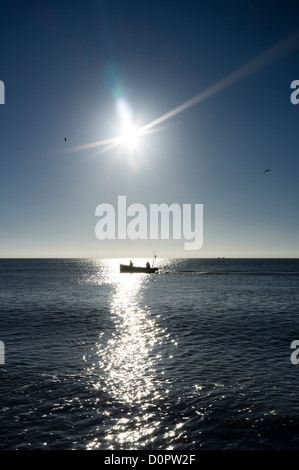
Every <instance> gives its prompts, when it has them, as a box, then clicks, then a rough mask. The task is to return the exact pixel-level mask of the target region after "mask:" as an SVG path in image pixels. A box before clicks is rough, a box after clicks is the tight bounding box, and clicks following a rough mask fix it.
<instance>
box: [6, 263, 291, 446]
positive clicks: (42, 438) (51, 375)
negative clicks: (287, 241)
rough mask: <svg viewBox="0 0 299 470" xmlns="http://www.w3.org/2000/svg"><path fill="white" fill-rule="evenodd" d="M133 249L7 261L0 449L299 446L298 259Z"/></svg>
mask: <svg viewBox="0 0 299 470" xmlns="http://www.w3.org/2000/svg"><path fill="white" fill-rule="evenodd" d="M126 261H129V260H119V259H2V260H0V349H1V350H0V362H1V363H0V423H1V425H0V449H1V450H103V451H115V452H116V451H122V450H126V451H127V450H145V451H146V450H153V451H159V450H161V451H162V450H163V451H169V452H171V451H175V452H184V451H199V450H299V259H225V258H219V259H200V258H197V259H164V258H158V259H157V260H156V266H158V267H159V271H158V272H157V273H156V274H145V273H120V272H119V264H120V262H126ZM146 261H148V260H146V259H136V260H134V263H135V264H136V265H142V266H143V265H144V266H145V263H146ZM149 261H150V262H151V261H152V260H149ZM296 351H298V355H297V352H296Z"/></svg>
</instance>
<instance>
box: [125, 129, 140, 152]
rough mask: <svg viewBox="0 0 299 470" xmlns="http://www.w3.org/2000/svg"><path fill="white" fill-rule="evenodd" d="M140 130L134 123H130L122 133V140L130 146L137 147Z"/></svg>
mask: <svg viewBox="0 0 299 470" xmlns="http://www.w3.org/2000/svg"><path fill="white" fill-rule="evenodd" d="M138 137H139V131H138V129H136V127H134V126H133V125H132V124H129V125H127V126H125V127H124V128H123V131H122V133H121V141H122V143H123V144H125V145H127V146H128V147H131V148H132V147H136V145H137V144H138Z"/></svg>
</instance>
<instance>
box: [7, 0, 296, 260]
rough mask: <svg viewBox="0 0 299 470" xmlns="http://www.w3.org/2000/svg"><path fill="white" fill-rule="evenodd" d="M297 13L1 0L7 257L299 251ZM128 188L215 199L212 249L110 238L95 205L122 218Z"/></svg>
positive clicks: (169, 200) (202, 5)
mask: <svg viewBox="0 0 299 470" xmlns="http://www.w3.org/2000/svg"><path fill="white" fill-rule="evenodd" d="M298 13H299V7H298V2H297V1H291V0H288V1H285V0H284V1H280V0H277V1H275V2H270V1H264V0H259V1H255V0H252V1H250V2H249V1H248V2H245V1H243V2H240V1H234V0H232V1H225V2H224V1H220V0H214V1H213V0H209V1H207V0H198V1H189V2H182V1H179V0H177V1H175V2H174V1H168V0H159V1H149V2H143V1H142V2H141V1H135V0H132V1H124V0H57V1H56V0H51V1H48V0H43V1H37V0H36V1H30V0H27V1H24V0H22V1H16V0H1V1H0V80H1V82H2V83H3V85H4V90H5V91H4V97H3V98H4V99H3V100H2V101H4V103H3V104H0V161H1V167H0V168H1V170H0V257H1V258H23V257H25V258H48V257H55V258H59V257H66V258H69V257H74V258H81V257H82V258H84V257H86V258H106V257H123V258H133V259H134V258H135V257H147V256H148V257H151V256H152V254H153V251H154V250H155V252H156V254H157V256H158V257H203V258H205V257H234V258H236V257H237V258H238V257H245V258H256V257H262V258H268V257H274V258H284V257H287V258H292V257H294V258H297V257H298V256H299V236H298V234H299V217H298V216H299V205H298V203H299V185H298V172H299V148H298V125H299V105H296V104H293V103H292V102H291V94H292V92H294V90H292V89H291V83H292V82H293V81H294V80H299V39H298V38H299V36H298V30H299V28H298V17H299V16H298ZM298 97H299V94H298ZM0 102H1V96H0ZM172 111H173V112H172ZM160 118H161V119H160ZM126 123H127V124H130V125H131V126H134V129H135V132H137V133H138V134H139V135H138V137H137V140H138V141H137V142H136V143H135V144H136V145H134V146H131V145H129V144H128V143H127V142H126V141H125V139H124V137H122V138H120V136H123V132H124V131H123V129H124V125H125V124H126ZM149 124H150V125H149ZM65 137H66V139H67V140H66V141H65ZM268 168H270V169H271V171H269V172H267V173H264V170H265V169H268ZM119 196H126V201H127V205H128V206H131V205H132V204H139V205H142V206H143V207H145V209H146V210H147V211H148V212H147V213H148V214H149V213H150V206H151V205H153V204H166V205H168V206H169V207H170V205H171V204H173V203H175V204H178V205H179V206H180V207H181V208H183V204H188V205H190V207H191V209H192V210H193V209H194V208H195V206H196V205H202V208H203V221H202V227H201V228H202V231H203V244H202V247H201V248H200V249H196V250H186V249H184V246H185V245H184V242H185V241H186V240H184V236H183V234H182V237H181V238H180V239H173V237H172V236H171V233H170V236H169V239H160V238H158V239H152V238H150V236H148V237H147V239H136V240H132V239H130V238H129V237H128V236H127V237H126V238H122V239H119V238H118V236H117V233H116V238H115V239H108V238H106V239H102V240H101V239H99V238H98V237H97V234H96V226H97V223H98V221H99V220H101V217H99V216H98V215H96V208H97V207H98V206H99V205H102V204H109V205H110V206H111V207H113V209H114V211H115V216H116V218H117V217H118V216H119V214H118V197H119ZM136 214H137V213H136ZM137 215H138V214H137ZM137 215H136V216H137ZM103 217H104V215H103ZM102 220H103V218H102ZM109 220H110V219H109ZM132 220H135V219H134V217H132V216H130V217H127V223H129V222H130V221H132ZM150 222H151V220H149V221H148V225H149V224H150ZM182 223H183V219H182ZM193 223H195V221H194V220H193ZM193 227H194V228H195V225H193ZM106 228H107V226H106Z"/></svg>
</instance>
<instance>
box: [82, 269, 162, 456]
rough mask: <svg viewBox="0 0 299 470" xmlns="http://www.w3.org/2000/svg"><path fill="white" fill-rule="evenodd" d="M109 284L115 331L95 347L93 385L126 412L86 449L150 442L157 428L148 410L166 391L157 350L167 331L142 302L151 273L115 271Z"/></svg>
mask: <svg viewBox="0 0 299 470" xmlns="http://www.w3.org/2000/svg"><path fill="white" fill-rule="evenodd" d="M110 282H111V283H113V285H114V288H115V290H114V293H113V295H112V297H111V301H110V315H111V318H112V319H113V322H114V329H113V331H112V332H111V334H110V337H109V339H108V341H107V342H106V343H105V344H104V343H103V342H102V341H100V342H99V343H98V345H97V357H98V367H97V368H98V369H99V381H98V383H95V384H94V387H95V388H98V389H99V390H101V391H102V392H104V393H105V394H106V395H107V396H108V397H109V400H110V402H111V403H113V407H118V408H123V409H124V410H125V411H124V413H122V414H120V415H118V417H117V418H114V420H112V421H111V422H112V425H111V426H110V427H109V429H107V432H106V433H105V443H104V444H103V443H100V442H99V441H98V439H95V440H94V441H93V442H90V443H89V444H88V447H87V448H88V449H94V448H100V447H102V446H103V445H104V446H108V447H110V448H115V446H116V447H118V448H131V449H132V448H134V445H136V443H138V446H139V447H140V446H142V442H144V441H145V440H146V441H147V442H149V441H150V439H151V436H152V435H154V433H155V430H156V429H157V427H158V426H159V421H158V420H154V419H152V413H151V412H150V410H151V409H152V408H153V403H157V402H159V401H161V400H162V399H164V398H165V394H166V395H167V390H166V391H165V390H164V391H163V397H162V394H161V391H159V387H158V386H157V385H158V382H159V380H158V377H157V376H158V375H159V376H160V377H161V376H163V367H162V366H161V355H160V354H159V353H158V351H157V350H155V347H156V346H158V345H159V343H160V342H161V341H163V335H164V331H163V330H162V329H161V328H158V326H157V324H156V322H155V319H154V318H153V317H152V316H151V310H150V307H149V306H148V305H146V304H145V301H144V300H143V295H144V291H145V290H146V289H148V288H150V286H151V285H152V283H153V282H154V281H153V278H152V276H151V275H148V274H142V273H135V274H130V273H122V274H120V273H118V272H116V271H113V270H111V271H110ZM136 410H137V411H136Z"/></svg>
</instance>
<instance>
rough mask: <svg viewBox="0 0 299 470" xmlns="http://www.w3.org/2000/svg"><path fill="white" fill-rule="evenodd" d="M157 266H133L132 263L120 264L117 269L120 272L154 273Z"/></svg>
mask: <svg viewBox="0 0 299 470" xmlns="http://www.w3.org/2000/svg"><path fill="white" fill-rule="evenodd" d="M158 269H159V268H154V267H150V266H149V265H147V266H144V267H143V266H134V265H133V264H120V265H119V270H120V272H121V273H148V274H151V273H155V272H156V271H158Z"/></svg>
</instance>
